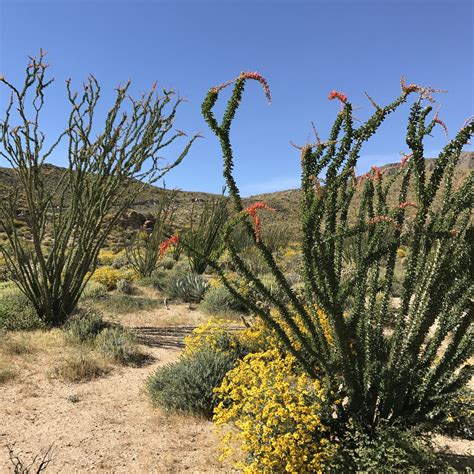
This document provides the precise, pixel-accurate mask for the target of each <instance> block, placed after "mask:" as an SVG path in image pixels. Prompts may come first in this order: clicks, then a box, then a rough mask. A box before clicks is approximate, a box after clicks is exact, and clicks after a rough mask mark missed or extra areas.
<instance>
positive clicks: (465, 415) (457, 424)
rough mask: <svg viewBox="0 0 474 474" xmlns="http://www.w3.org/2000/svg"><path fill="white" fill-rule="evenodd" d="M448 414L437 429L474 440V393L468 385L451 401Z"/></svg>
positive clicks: (449, 434) (450, 434)
mask: <svg viewBox="0 0 474 474" xmlns="http://www.w3.org/2000/svg"><path fill="white" fill-rule="evenodd" d="M447 413H448V416H447V417H446V419H444V420H442V421H441V423H440V425H439V426H438V427H437V431H438V432H440V433H443V434H446V435H448V436H456V437H460V438H463V439H468V440H470V441H473V440H474V394H473V391H472V389H471V388H469V387H467V388H466V389H465V390H463V391H460V393H459V395H458V396H457V397H456V398H455V399H454V400H452V401H451V403H450V404H449V405H448V408H447Z"/></svg>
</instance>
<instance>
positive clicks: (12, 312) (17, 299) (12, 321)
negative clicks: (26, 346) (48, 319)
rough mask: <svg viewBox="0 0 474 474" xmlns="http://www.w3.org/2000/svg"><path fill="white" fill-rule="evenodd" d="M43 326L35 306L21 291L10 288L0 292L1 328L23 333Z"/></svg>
mask: <svg viewBox="0 0 474 474" xmlns="http://www.w3.org/2000/svg"><path fill="white" fill-rule="evenodd" d="M42 326H43V323H42V322H41V320H40V319H39V317H38V316H37V314H36V312H35V309H34V308H33V305H32V304H31V303H30V301H29V300H28V298H27V297H26V296H25V295H24V294H23V293H22V292H21V291H20V290H19V289H17V288H16V287H15V288H11V289H10V288H8V289H5V290H3V291H1V292H0V328H3V329H7V330H9V331H21V330H29V329H37V328H40V327H42Z"/></svg>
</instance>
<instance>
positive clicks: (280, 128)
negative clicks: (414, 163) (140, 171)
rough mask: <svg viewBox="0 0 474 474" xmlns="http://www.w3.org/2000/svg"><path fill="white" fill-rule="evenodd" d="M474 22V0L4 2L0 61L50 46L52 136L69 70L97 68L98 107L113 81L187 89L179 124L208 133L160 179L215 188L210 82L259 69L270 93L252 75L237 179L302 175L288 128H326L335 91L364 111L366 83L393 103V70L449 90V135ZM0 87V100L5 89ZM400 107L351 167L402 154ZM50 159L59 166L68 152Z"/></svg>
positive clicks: (471, 95) (277, 180)
mask: <svg viewBox="0 0 474 474" xmlns="http://www.w3.org/2000/svg"><path fill="white" fill-rule="evenodd" d="M473 23H474V2H473V1H472V0H444V1H437V0H418V1H417V0H392V1H390V0H385V1H384V0H372V1H363V0H362V1H357V0H353V1H349V0H347V1H342V0H334V1H317V0H313V1H309V0H308V1H298V0H293V1H290V0H287V1H278V0H275V1H272V0H253V1H242V0H241V1H237V0H236V1H230V0H220V1H210V0H209V1H206V0H188V1H184V0H174V1H164V0H163V1H161V0H148V1H144V0H136V1H134V0H128V1H125V0H122V1H118V0H95V1H93V0H90V1H89V0H63V1H60V0H55V1H54V0H50V1H48V0H31V1H24V0H0V30H1V35H0V73H2V74H4V75H5V76H6V77H7V78H8V79H9V80H11V81H13V82H15V81H18V80H20V79H21V78H22V77H23V76H22V74H23V70H24V67H25V66H26V64H27V56H28V55H35V54H36V53H37V52H38V50H39V48H40V47H41V48H43V49H45V50H46V51H48V62H49V63H50V64H51V67H50V74H51V75H52V76H54V77H55V78H56V82H55V83H54V85H53V86H51V88H50V89H49V91H48V96H47V99H46V100H47V103H48V109H47V114H45V116H44V122H43V127H44V130H45V131H46V133H49V134H52V133H56V132H57V131H59V130H60V129H61V127H62V126H64V123H65V122H64V118H65V117H66V113H67V102H66V100H65V85H64V82H65V80H66V79H67V78H69V77H71V78H72V80H73V83H74V84H76V85H77V86H78V87H79V86H80V84H81V82H82V81H83V80H84V79H85V78H86V77H87V75H88V74H89V73H93V74H94V75H95V76H96V77H97V78H98V80H99V81H100V83H101V87H102V100H103V107H104V110H107V108H108V107H110V105H111V102H112V99H113V89H114V87H115V86H117V84H119V83H124V82H125V81H126V80H127V79H129V78H130V79H131V80H132V81H133V92H134V93H135V94H138V93H139V92H143V91H145V90H147V89H149V88H150V87H151V85H152V84H153V82H154V81H155V80H158V83H159V85H160V86H168V87H174V88H175V89H176V90H177V91H179V92H180V94H181V95H183V96H185V97H186V98H187V99H188V100H189V102H188V103H186V104H183V106H182V108H181V110H180V112H181V113H180V114H178V118H177V126H178V127H179V128H182V129H183V130H185V131H187V132H189V133H193V132H197V131H202V132H203V134H204V135H205V138H204V139H202V140H200V141H199V142H196V144H195V146H194V147H193V149H192V150H191V152H190V154H189V156H188V157H187V159H186V161H185V162H184V163H183V164H182V165H180V167H179V168H177V169H175V170H174V171H173V172H172V173H171V174H169V175H168V177H167V178H166V183H167V186H168V187H179V188H181V189H184V190H193V191H209V192H219V191H220V189H221V187H222V185H223V178H222V161H221V153H220V148H219V146H218V142H217V139H216V138H215V137H214V136H213V135H212V134H211V133H210V131H209V130H208V128H207V126H206V123H205V122H204V120H203V119H202V117H201V113H200V106H201V102H202V100H203V98H204V97H205V94H206V92H207V90H208V89H209V87H211V86H214V85H218V84H220V83H222V82H224V81H226V80H228V79H231V78H233V77H235V76H236V75H238V74H239V73H240V72H241V71H249V70H250V71H254V70H256V71H259V72H261V73H262V74H263V75H264V76H265V77H266V78H267V80H268V82H269V85H270V88H271V91H272V96H273V103H272V105H271V106H269V105H267V103H266V100H265V96H264V94H263V91H262V90H261V89H260V88H259V87H258V85H257V83H249V84H248V86H247V88H246V94H245V98H244V101H243V104H242V107H241V109H240V111H239V113H238V116H237V118H236V121H235V122H234V128H233V132H232V133H233V143H234V149H235V158H236V177H237V181H238V183H239V184H240V187H241V190H242V193H243V194H244V195H252V194H257V193H261V192H270V191H275V190H282V189H288V188H295V187H298V184H299V173H300V170H299V152H298V150H295V149H294V148H292V147H291V145H290V140H292V141H293V142H296V143H301V144H302V143H304V142H305V141H306V139H307V137H308V134H309V133H310V131H311V121H314V123H315V124H316V127H317V128H318V130H319V132H320V135H321V137H324V136H326V135H327V131H328V128H329V127H330V125H331V122H332V120H333V119H334V117H335V114H336V113H337V111H338V104H336V103H334V102H329V101H328V100H327V95H328V93H329V91H330V90H331V89H337V90H341V91H343V92H344V93H346V94H347V95H348V96H349V98H350V100H351V101H352V102H353V104H354V106H355V107H360V108H359V109H358V110H357V112H356V115H357V116H358V117H360V118H361V119H363V118H365V117H367V116H368V114H369V113H371V111H372V110H371V106H370V104H369V103H368V101H367V99H366V98H365V96H364V91H367V92H368V93H369V94H370V95H371V96H372V97H373V98H374V99H375V100H376V101H377V102H379V103H381V104H384V103H387V102H388V101H390V100H391V99H393V98H395V97H396V96H397V95H398V93H399V90H400V87H399V78H400V75H401V74H405V75H406V77H407V80H408V82H416V83H418V84H422V85H431V86H433V87H436V88H441V89H448V91H449V92H448V93H447V94H441V95H439V96H438V102H437V104H438V105H440V106H441V110H440V117H441V118H442V119H443V120H444V121H445V123H446V124H447V126H448V128H449V131H450V136H453V134H454V132H455V130H456V129H458V128H459V127H460V126H461V125H462V124H463V122H464V120H465V119H466V118H467V117H468V116H470V115H472V114H473V113H474V104H473V101H474V100H473V99H474V92H473V84H474V73H473V69H474V59H473V58H474V45H473V43H474V41H473V34H474V33H473V31H474V28H473V26H474V24H473ZM0 94H2V96H1V97H0V105H1V107H2V110H3V109H4V104H5V98H6V97H5V90H0ZM407 114H408V107H405V108H403V109H401V110H400V111H399V112H398V113H397V114H395V115H394V116H392V117H390V119H389V120H388V121H387V122H386V123H385V124H384V126H383V128H382V130H381V132H380V133H379V134H378V136H377V137H376V138H375V140H373V141H372V142H371V143H370V144H368V145H367V146H366V147H365V148H364V149H363V153H362V158H361V161H360V165H359V168H358V171H360V172H363V171H365V170H366V169H367V168H368V167H369V165H372V164H378V165H380V164H383V163H387V162H393V161H398V160H399V153H400V152H401V151H406V150H407V148H406V145H405V140H404V137H405V130H406V117H407ZM445 142H446V138H445V136H444V134H443V131H442V130H441V129H440V128H438V129H437V130H435V133H434V136H433V138H430V139H429V140H428V141H427V142H426V150H427V154H429V155H430V156H434V155H435V154H436V153H437V152H438V151H439V150H440V149H441V147H442V146H443V145H444V143H445ZM470 149H472V146H471V148H470ZM169 151H170V153H171V152H172V151H174V150H169ZM165 156H166V155H165ZM169 158H170V159H171V158H172V156H171V154H169ZM55 162H56V164H64V157H63V156H56V157H55ZM0 166H5V163H3V162H0Z"/></svg>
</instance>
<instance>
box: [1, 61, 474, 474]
mask: <svg viewBox="0 0 474 474" xmlns="http://www.w3.org/2000/svg"><path fill="white" fill-rule="evenodd" d="M46 72H47V65H46V63H45V61H44V55H43V54H41V55H40V57H39V58H38V59H35V58H32V59H31V62H30V63H29V65H28V67H27V69H26V77H25V83H24V85H23V86H21V87H18V86H16V85H14V84H12V83H10V82H9V81H8V80H7V78H5V77H2V78H1V80H0V83H1V84H2V85H3V86H4V87H6V88H7V90H9V91H10V92H11V94H12V95H11V97H12V98H11V101H10V102H9V103H8V105H7V108H6V111H5V114H4V118H3V120H2V121H1V122H0V143H1V145H0V154H1V156H2V157H3V158H4V159H5V160H7V162H8V164H9V165H10V166H9V168H8V169H7V170H6V171H5V175H6V176H9V177H11V178H12V179H13V180H14V182H15V192H13V187H12V186H11V184H10V185H9V181H8V180H6V181H5V182H3V184H2V193H5V194H4V195H8V196H9V198H8V199H2V200H1V201H0V215H1V221H0V231H1V233H0V393H1V396H2V398H3V397H5V400H13V402H6V404H5V408H2V410H4V413H2V418H3V419H5V428H3V427H2V429H3V431H2V433H1V436H2V441H3V436H6V437H7V439H6V440H5V446H8V447H6V448H5V449H6V450H5V456H6V457H5V459H6V461H5V462H4V464H0V468H1V469H7V468H13V469H17V468H18V469H23V470H21V471H17V470H15V472H29V471H28V470H26V471H25V470H24V469H28V468H27V467H25V466H28V465H29V464H30V465H31V466H35V465H37V464H38V465H39V466H40V467H41V470H49V469H57V470H58V471H61V469H66V470H67V469H73V470H77V469H79V470H81V469H86V468H87V469H88V468H91V469H95V470H104V471H107V470H109V471H110V470H119V469H122V468H125V469H128V468H131V466H132V467H133V469H138V470H142V471H152V470H157V469H158V470H159V469H160V468H162V469H169V470H170V471H174V472H176V471H181V470H185V469H194V470H198V471H204V470H206V469H209V470H213V471H219V470H222V471H223V472H234V471H235V472H248V473H256V472H276V473H279V472H295V473H296V472H298V473H300V472H302V473H303V472H446V471H448V470H449V469H462V468H463V466H467V465H468V464H469V459H467V458H463V457H462V456H458V457H457V458H456V457H455V454H456V453H454V454H453V453H449V452H446V451H443V449H442V447H441V444H440V441H439V440H440V439H442V440H444V442H449V440H452V439H457V440H461V439H462V440H464V441H465V442H466V443H467V442H469V440H470V441H472V386H471V379H472V350H473V346H472V296H473V295H472V289H473V287H472V271H471V268H472V261H471V260H472V254H473V252H472V250H473V249H472V243H473V234H472V215H471V214H472V171H471V170H470V168H469V166H467V168H466V167H461V166H460V163H462V162H463V160H464V161H466V160H467V161H469V160H470V159H471V155H469V154H466V153H463V148H464V147H465V145H466V144H467V143H468V142H469V140H470V139H471V138H472V136H473V135H474V122H473V121H472V119H471V120H468V121H466V123H465V124H464V125H463V127H462V128H461V129H460V130H459V131H458V132H457V133H456V134H455V136H454V137H453V138H451V139H449V140H448V142H447V144H446V146H445V147H444V149H443V150H442V152H441V153H440V155H439V156H438V158H437V159H436V160H434V161H432V162H427V161H426V160H425V151H424V140H425V139H426V137H427V136H428V135H430V134H432V133H439V132H443V131H444V129H445V128H446V125H445V124H444V123H443V122H442V120H441V119H440V117H439V115H438V113H437V112H435V113H433V106H432V104H431V101H432V100H433V96H434V94H436V93H437V92H438V91H436V90H434V89H432V88H430V87H422V86H419V85H416V84H408V83H407V82H406V81H405V80H404V78H403V77H402V80H401V92H400V94H399V95H398V96H397V97H395V98H394V99H393V101H392V102H391V103H390V104H388V105H379V104H377V103H375V102H374V100H373V99H371V98H370V97H369V101H370V103H371V106H373V108H374V112H373V114H372V115H371V116H370V117H369V118H368V119H367V120H366V121H365V122H362V123H357V125H356V122H355V120H354V112H353V106H352V104H351V101H350V98H349V97H347V96H346V95H345V94H344V93H343V92H339V91H331V92H330V93H329V99H330V100H335V101H336V102H337V103H338V105H339V107H340V108H339V110H338V111H336V112H335V119H334V123H333V125H332V128H331V131H330V134H329V136H328V138H327V140H321V139H320V138H319V136H318V135H317V133H316V134H315V135H316V136H315V142H314V143H306V144H304V145H302V146H301V147H299V153H300V157H301V176H302V179H301V189H300V190H295V191H292V192H288V193H287V194H285V193H283V194H282V193H275V195H267V196H261V197H256V198H247V199H243V198H242V197H241V194H240V191H239V187H238V185H237V182H236V180H235V177H234V172H233V168H234V153H233V148H232V139H231V129H232V123H233V120H234V119H235V116H236V114H237V113H238V112H239V110H238V109H239V107H240V105H241V103H242V102H243V101H244V100H245V97H244V91H245V87H246V86H247V85H248V84H253V83H254V82H257V83H258V84H259V85H260V86H261V87H263V91H264V93H265V95H266V97H267V99H268V100H271V96H270V87H269V84H268V83H267V81H266V79H265V78H264V77H263V76H262V75H260V74H259V73H256V72H243V73H241V74H240V75H239V76H237V77H236V78H235V79H233V80H230V81H228V82H226V83H224V84H222V85H219V86H215V87H211V88H210V89H209V92H208V94H207V96H206V97H205V98H204V100H203V103H202V115H203V117H204V119H205V121H206V122H207V124H208V126H209V129H210V131H211V132H212V134H213V135H215V137H216V139H217V140H218V141H219V144H220V146H221V149H222V156H223V174H224V178H225V181H226V188H225V190H224V192H223V194H222V195H204V196H200V197H196V196H194V195H193V196H192V197H191V198H190V199H189V200H188V201H187V203H186V205H183V202H184V201H183V200H185V199H187V197H186V194H185V193H181V192H179V191H177V190H167V189H162V188H160V189H157V188H154V187H153V186H152V184H153V183H156V182H157V181H158V179H161V178H162V177H163V176H164V175H165V174H166V173H167V172H168V171H170V170H171V169H172V168H173V167H175V166H178V165H179V163H180V162H181V161H182V160H183V159H184V158H185V156H186V155H187V154H188V152H190V151H192V145H193V143H194V141H195V140H196V139H197V137H198V135H195V136H193V137H192V138H190V139H186V140H187V141H186V143H185V145H184V147H183V149H182V151H181V152H180V153H179V155H178V157H177V158H176V159H175V160H174V161H172V162H171V164H168V165H161V163H160V161H159V156H160V155H159V153H161V150H162V149H164V148H166V147H167V146H169V145H171V144H172V143H174V142H175V141H176V140H178V139H179V138H181V137H183V136H184V133H183V132H181V131H179V130H176V129H175V128H174V118H175V116H176V114H177V113H178V107H179V105H180V104H181V100H180V99H179V98H178V99H175V98H174V95H173V93H172V91H166V90H165V91H164V92H163V94H164V95H163V96H161V97H158V96H157V95H156V91H155V87H153V89H152V90H151V91H150V92H148V93H145V94H144V95H142V96H141V97H140V98H139V99H132V98H129V97H128V88H129V84H128V83H127V84H126V85H125V86H123V87H119V88H118V89H117V91H116V101H115V103H114V104H113V105H112V108H111V109H110V111H109V112H108V113H107V115H106V118H105V122H103V127H102V128H99V132H97V130H96V127H97V125H95V122H94V126H93V125H92V120H93V115H94V111H95V108H96V105H97V103H98V101H99V97H100V88H99V85H98V82H97V81H96V79H95V78H94V77H91V78H89V80H88V81H87V82H86V83H85V85H84V86H83V90H82V91H81V92H80V93H76V92H74V91H73V88H72V85H71V83H70V82H68V83H67V95H68V100H69V102H70V105H71V112H70V116H69V120H68V123H67V125H66V127H65V130H64V132H63V133H62V134H61V135H60V136H59V137H57V138H55V139H54V140H53V141H52V146H51V147H50V148H48V149H43V147H44V143H45V137H44V136H43V134H42V132H41V127H40V126H41V121H40V117H41V111H42V107H43V104H44V101H45V100H46V97H47V91H46V88H47V87H48V86H49V85H50V84H51V80H50V79H48V78H47V74H46ZM229 88H230V89H231V92H230V98H229V99H228V101H227V103H226V104H225V110H224V114H223V116H222V118H221V119H218V118H216V116H215V114H214V109H215V107H217V106H218V102H219V101H220V100H222V97H221V94H222V93H223V91H224V90H226V91H228V89H229ZM28 98H30V99H31V100H30V102H28ZM128 100H129V101H130V102H127V101H128ZM406 104H410V110H409V114H408V118H407V132H406V145H407V148H406V152H405V153H404V154H403V156H402V157H401V161H400V163H396V164H393V165H390V166H386V167H384V168H377V167H375V166H374V167H372V169H371V170H370V171H369V172H368V173H366V174H364V175H362V176H357V175H356V171H355V170H356V166H357V163H358V160H359V156H360V153H361V149H362V147H363V145H364V144H365V142H367V141H369V140H371V139H372V137H373V136H374V135H375V134H376V133H377V131H378V129H379V127H380V126H381V125H382V124H383V123H384V122H385V121H389V120H390V118H391V117H390V115H391V114H392V113H393V112H395V111H396V110H397V109H399V108H401V107H402V106H403V105H406ZM168 107H169V108H170V109H169V110H168V112H166V110H167V108H168ZM122 112H123V113H122ZM94 120H95V119H94ZM62 140H65V141H66V144H67V147H66V148H67V152H68V155H67V159H68V167H67V168H66V169H60V168H57V169H56V168H52V167H50V165H48V163H47V159H48V157H50V156H51V155H52V154H53V152H54V150H55V147H57V146H58V144H59V143H60V142H61V141H62ZM48 141H49V140H48ZM237 159H238V158H237ZM52 173H54V174H55V177H56V178H57V179H52V178H51V174H52ZM9 186H10V187H9ZM150 195H152V196H153V201H154V202H155V204H154V205H153V206H149V208H148V209H147V211H146V213H145V212H142V211H143V209H141V210H140V212H139V211H137V210H135V209H133V208H134V205H135V204H136V202H137V201H141V200H143V197H144V196H147V197H149V196H150ZM188 197H189V196H188ZM298 206H299V208H298ZM98 394H99V395H98ZM101 397H102V398H101ZM22 402H24V403H25V406H26V407H35V408H34V409H33V411H34V412H35V413H36V411H37V410H38V411H39V413H38V414H37V415H35V416H38V417H39V418H38V419H39V420H40V425H41V423H43V424H44V425H43V428H42V434H43V436H42V437H41V436H40V435H38V436H40V437H39V439H38V440H35V441H34V442H33V441H32V439H31V438H32V437H29V436H28V430H33V431H34V433H36V431H35V430H37V426H36V425H35V426H34V428H32V427H31V426H30V427H29V428H27V426H26V425H25V424H24V421H21V423H20V422H19V423H20V424H21V427H20V429H18V427H17V425H16V423H17V422H18V416H19V413H20V414H21V410H22V408H17V411H15V403H19V404H21V403H22ZM54 404H57V406H58V407H59V412H60V413H61V416H62V418H61V420H60V422H61V423H62V424H67V423H68V420H74V421H75V422H76V423H77V425H78V426H79V428H78V429H79V433H81V435H82V434H83V432H87V430H97V431H100V433H99V435H100V436H105V437H107V436H108V433H109V432H110V430H112V431H115V430H118V431H119V432H121V430H123V433H122V434H121V435H120V436H119V437H118V438H117V439H120V440H121V442H122V444H121V445H120V446H119V445H113V446H112V447H111V448H110V449H111V450H110V453H105V452H104V453H100V454H99V453H98V451H97V450H95V451H94V450H93V448H92V447H91V446H92V445H91V444H89V443H88V440H87V439H86V438H84V439H83V441H84V443H85V445H86V446H87V449H91V450H92V451H90V452H89V453H88V454H90V455H91V456H92V457H93V458H94V459H92V460H88V459H84V456H83V452H82V451H81V448H80V447H79V445H76V444H74V442H72V441H70V440H71V433H69V432H68V431H67V430H66V431H65V430H64V429H62V428H61V429H59V428H58V429H57V431H55V428H54V424H53V425H51V424H50V423H51V420H50V419H49V418H48V417H53V419H54V420H55V421H58V419H57V418H54V415H52V410H53V409H54ZM36 407H39V408H36ZM99 418H100V419H101V420H103V425H99V422H98V421H97V419H99ZM35 420H36V419H35ZM35 422H36V421H35ZM103 426H105V427H106V428H103ZM173 426H174V427H175V428H174V431H173V433H174V435H171V434H170V435H169V436H167V437H165V436H164V435H163V433H165V432H166V433H168V430H169V431H172V427H173ZM81 430H82V431H81ZM101 430H102V431H101ZM128 430H132V431H130V432H129V431H128ZM33 437H34V436H33ZM217 438H218V439H219V440H220V443H219V444H220V448H219V449H217V447H216V446H217V444H218V443H216V441H217ZM142 439H143V440H144V441H143V443H141V442H140V443H139V441H140V440H142ZM79 444H80V443H79ZM71 446H73V447H71ZM193 446H195V448H193ZM25 448H26V449H25ZM33 449H34V450H33ZM173 449H174V450H175V451H176V450H177V452H175V453H174V454H169V455H168V454H166V453H167V452H168V451H171V450H173ZM22 450H24V451H26V454H25V453H22ZM41 450H42V451H41ZM157 450H158V451H159V452H157ZM167 450H168V451H167ZM137 453H138V454H137ZM163 453H165V454H163ZM458 454H459V453H458ZM28 455H30V456H29V458H28ZM25 456H26V457H25ZM89 461H90V462H91V464H87V463H88V462H89ZM2 462H3V461H2ZM12 466H13V467H12ZM32 469H33V468H32ZM38 472H40V471H39V470H38Z"/></svg>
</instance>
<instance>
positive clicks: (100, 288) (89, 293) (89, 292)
mask: <svg viewBox="0 0 474 474" xmlns="http://www.w3.org/2000/svg"><path fill="white" fill-rule="evenodd" d="M106 295H107V287H106V286H105V285H104V284H102V283H99V282H98V281H88V282H87V285H86V287H85V288H84V291H83V292H82V296H81V298H82V299H84V300H95V299H99V298H103V297H104V296H106Z"/></svg>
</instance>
